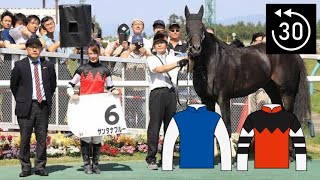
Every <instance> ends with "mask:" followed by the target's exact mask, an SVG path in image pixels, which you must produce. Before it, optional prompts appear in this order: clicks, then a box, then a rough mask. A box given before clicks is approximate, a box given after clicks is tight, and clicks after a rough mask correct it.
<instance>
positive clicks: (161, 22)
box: [152, 20, 166, 28]
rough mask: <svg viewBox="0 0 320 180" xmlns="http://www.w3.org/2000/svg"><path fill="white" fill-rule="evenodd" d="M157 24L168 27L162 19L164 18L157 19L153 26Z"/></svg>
mask: <svg viewBox="0 0 320 180" xmlns="http://www.w3.org/2000/svg"><path fill="white" fill-rule="evenodd" d="M156 25H161V26H163V27H166V25H165V24H164V22H163V21H162V20H156V21H154V23H153V25H152V26H153V28H154V27H155V26H156Z"/></svg>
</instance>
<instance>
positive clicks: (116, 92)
mask: <svg viewBox="0 0 320 180" xmlns="http://www.w3.org/2000/svg"><path fill="white" fill-rule="evenodd" d="M111 93H112V94H113V95H119V94H120V91H119V90H118V89H114V90H112V91H111Z"/></svg>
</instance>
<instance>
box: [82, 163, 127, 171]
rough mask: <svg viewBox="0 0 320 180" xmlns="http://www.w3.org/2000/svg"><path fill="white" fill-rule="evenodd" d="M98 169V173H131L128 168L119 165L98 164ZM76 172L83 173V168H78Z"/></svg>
mask: <svg viewBox="0 0 320 180" xmlns="http://www.w3.org/2000/svg"><path fill="white" fill-rule="evenodd" d="M98 167H99V169H100V171H132V169H131V167H130V166H128V165H124V164H119V163H106V164H99V166H98ZM77 171H83V168H79V169H77Z"/></svg>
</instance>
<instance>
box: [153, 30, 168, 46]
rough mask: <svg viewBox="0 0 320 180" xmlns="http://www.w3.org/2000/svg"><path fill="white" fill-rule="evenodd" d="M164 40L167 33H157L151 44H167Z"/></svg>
mask: <svg viewBox="0 0 320 180" xmlns="http://www.w3.org/2000/svg"><path fill="white" fill-rule="evenodd" d="M166 38H168V33H167V32H166V31H158V32H157V33H156V34H155V35H154V37H153V44H155V43H156V42H159V41H161V42H167V40H166Z"/></svg>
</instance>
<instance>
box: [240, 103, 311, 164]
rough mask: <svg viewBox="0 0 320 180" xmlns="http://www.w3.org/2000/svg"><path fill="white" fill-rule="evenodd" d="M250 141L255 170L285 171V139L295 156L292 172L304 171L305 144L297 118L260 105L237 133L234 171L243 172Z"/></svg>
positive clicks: (287, 147)
mask: <svg viewBox="0 0 320 180" xmlns="http://www.w3.org/2000/svg"><path fill="white" fill-rule="evenodd" d="M253 137H254V150H255V151H254V154H255V156H254V157H255V168H289V138H291V139H292V142H293V145H294V148H295V152H296V170H306V169H307V166H306V144H305V138H304V135H303V132H302V129H301V125H300V122H299V121H298V119H297V117H296V116H295V115H294V114H292V113H290V112H288V111H285V110H282V108H281V106H280V105H275V104H273V105H264V106H263V107H262V110H260V111H256V112H254V113H251V114H250V115H249V116H248V117H247V119H246V121H245V123H244V125H243V127H242V130H241V134H240V138H239V144H238V152H237V153H238V156H237V169H238V170H247V169H248V168H247V164H248V150H249V146H250V143H251V140H252V138H253Z"/></svg>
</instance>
